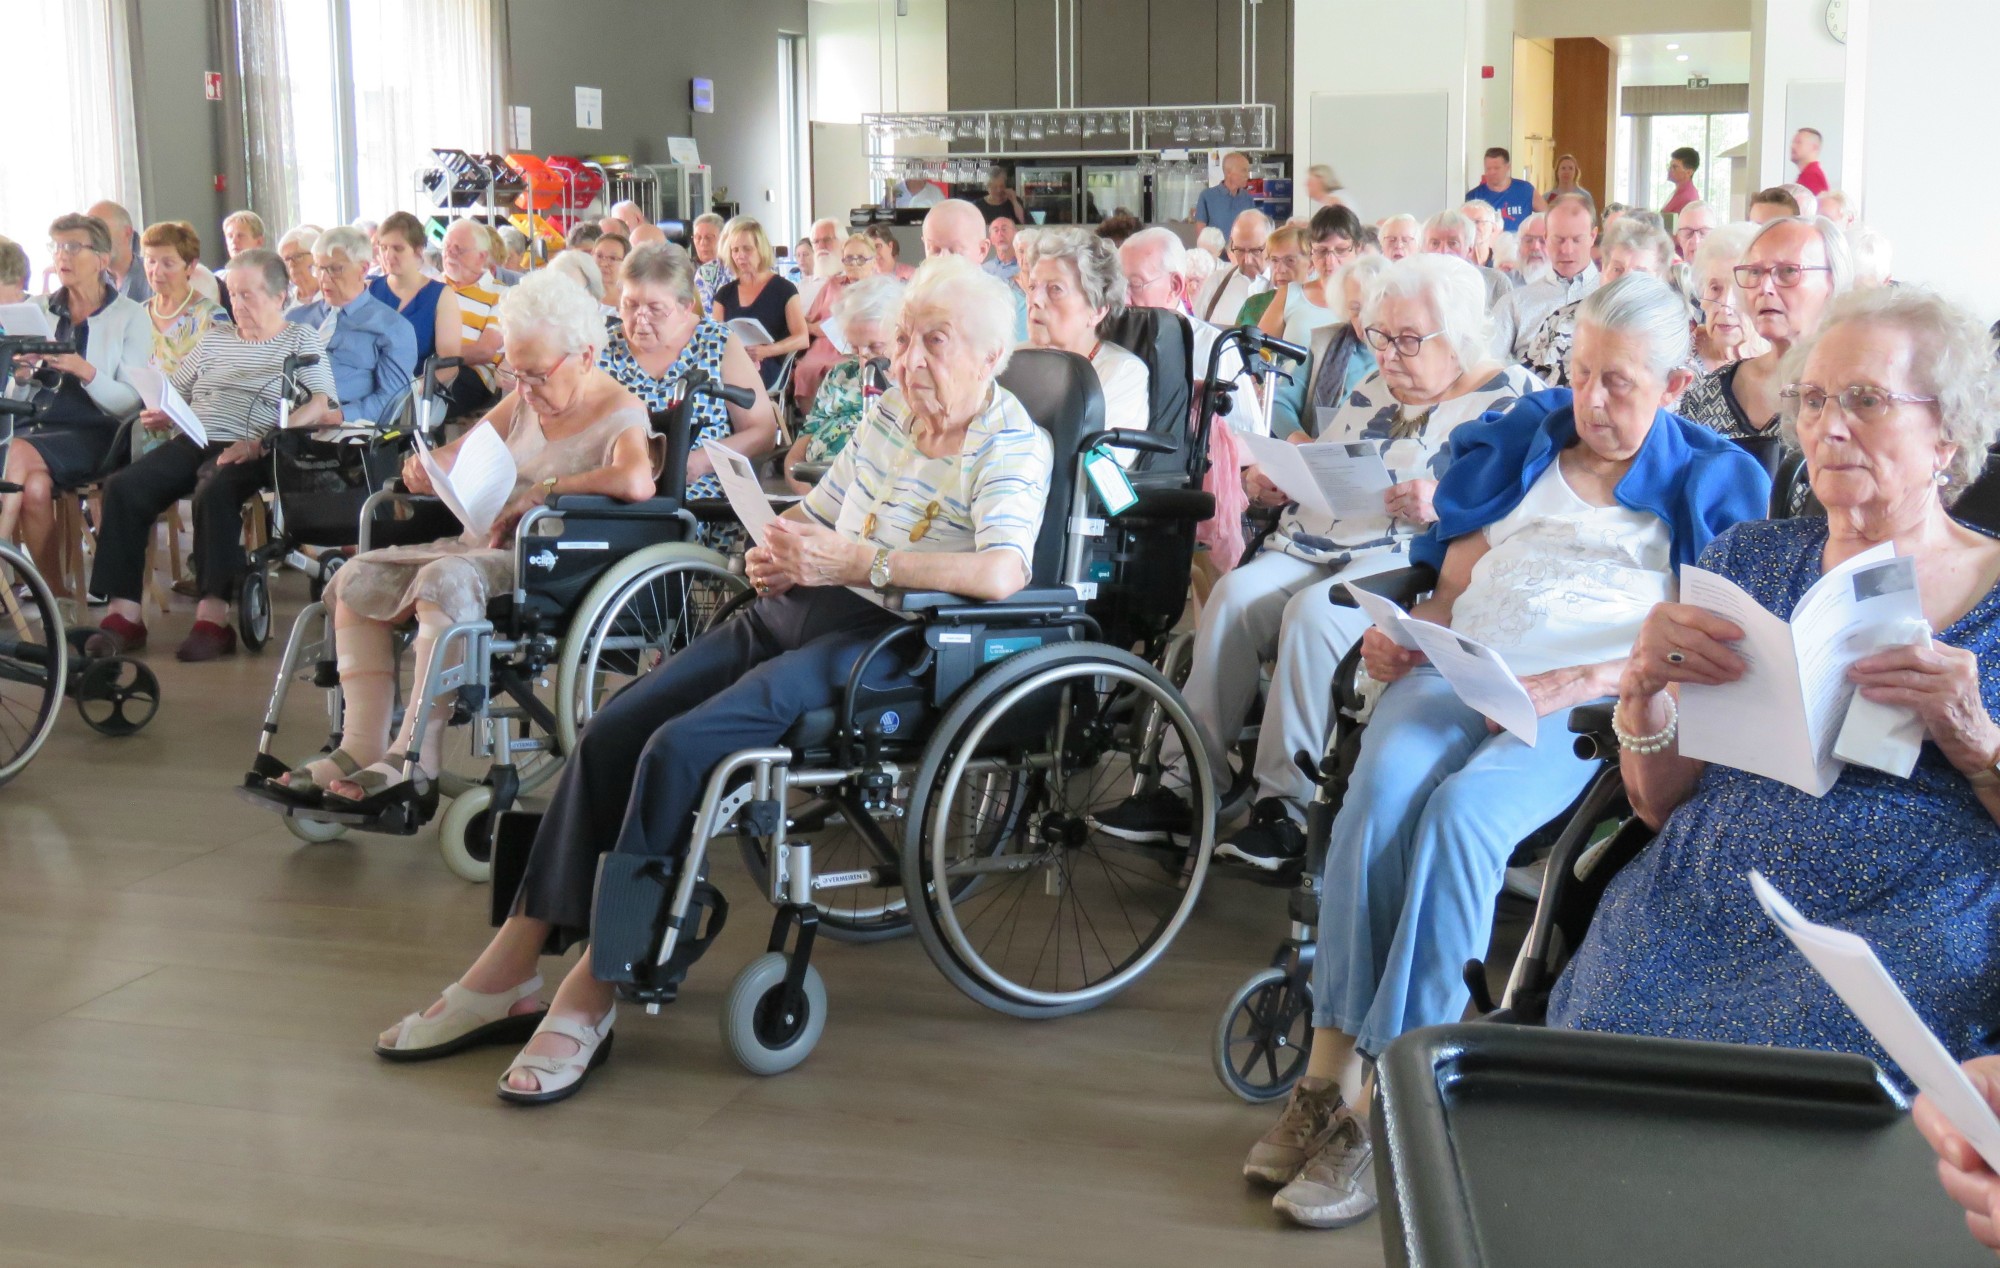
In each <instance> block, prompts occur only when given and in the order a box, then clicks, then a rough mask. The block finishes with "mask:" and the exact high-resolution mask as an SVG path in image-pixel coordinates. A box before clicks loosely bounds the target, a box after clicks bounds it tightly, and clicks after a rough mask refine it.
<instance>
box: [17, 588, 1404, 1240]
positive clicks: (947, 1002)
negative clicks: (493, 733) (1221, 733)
mask: <svg viewBox="0 0 2000 1268" xmlns="http://www.w3.org/2000/svg"><path fill="white" fill-rule="evenodd" d="M298 588H299V582H298V579H297V578H296V577H290V578H286V579H285V580H284V581H283V582H281V586H280V596H281V598H283V599H289V600H290V602H288V603H286V605H285V607H284V608H283V609H282V612H281V615H283V617H284V618H285V619H286V621H288V619H289V612H290V610H291V607H292V605H293V604H295V603H296V602H297V592H298ZM188 620H189V617H188V616H187V614H185V613H178V614H175V615H173V616H171V617H169V618H168V619H167V620H166V621H165V622H163V623H156V625H155V629H154V637H155V646H154V650H153V651H152V652H151V653H149V660H150V662H151V663H152V665H153V666H154V667H155V668H156V669H157V670H158V671H159V673H160V675H161V678H162V679H163V682H164V687H165V701H164V705H163V708H162V710H161V714H160V716H159V718H158V719H157V720H156V721H155V722H154V723H153V725H152V726H151V727H150V728H149V729H147V730H146V731H144V732H143V733H141V734H140V735H138V736H136V737H133V738H129V739H123V740H117V739H107V738H104V737H101V736H98V735H96V734H95V733H93V732H91V731H89V730H87V729H86V728H85V727H84V725H83V723H82V721H81V720H80V719H79V718H78V717H77V716H76V715H75V713H74V711H73V710H69V711H66V712H65V715H64V716H63V718H62V720H61V722H60V723H59V724H58V727H57V730H56V733H55V735H54V737H53V738H52V739H51V741H50V743H49V745H48V746H47V748H45V749H44V750H43V752H42V754H41V756H40V757H39V758H38V759H37V761H36V762H35V764H34V765H33V766H32V767H31V768H30V769H29V770H28V771H27V772H26V773H25V774H23V775H22V776H21V777H20V778H19V779H17V780H16V781H15V782H14V783H12V784H10V785H8V786H7V787H5V788H0V1019H4V1024H0V1264H4V1265H57V1264H76V1265H81V1264H92V1265H101V1264H102V1265H139V1264H144V1265H147V1268H222V1266H224V1265H257V1266H260V1268H261V1266H266V1265H286V1266H290V1265H343V1266H354V1268H360V1266H364V1265H366V1266H370V1268H372V1266H375V1265H407V1266H409V1268H444V1266H446V1265H470V1264H518V1265H578V1266H582V1265H589V1266H591V1268H611V1266H617V1265H628V1266H633V1268H639V1266H646V1268H653V1266H661V1265H676V1264H709V1265H725V1264H726V1265H764V1264H790V1263H799V1264H810V1265H814V1266H815V1268H846V1266H849V1265H855V1266H858V1265H878V1264H880V1265H887V1264H909V1265H926V1266H929V1268H964V1266H969V1265H975V1264H976V1265H1009V1264H1020V1265H1029V1264H1034V1265H1044V1264H1065V1265H1093V1266H1094V1265H1106V1266H1108V1265H1149V1266H1150V1265H1169V1264H1200V1265H1230V1266H1231V1268H1254V1266H1255V1265H1265V1264H1269V1265H1284V1266H1285V1268H1296V1265H1298V1264H1301V1263H1306V1262H1310V1263H1312V1264H1315V1265H1320V1266H1343V1265H1372V1264H1378V1263H1380V1262H1381V1261H1382V1252H1381V1246H1380V1240H1379V1239H1380V1233H1379V1229H1378V1227H1377V1225H1376V1223H1375V1222H1374V1221H1372V1220H1371V1221H1369V1222H1368V1223H1365V1224H1363V1225H1361V1226H1360V1227H1357V1228H1353V1229H1349V1230H1345V1231H1341V1232H1335V1233H1313V1232H1306V1231H1303V1230H1298V1229H1294V1228H1291V1227H1289V1226H1287V1225H1286V1224H1285V1223H1284V1222H1283V1221H1281V1220H1280V1219H1279V1218H1278V1217H1276V1216H1275V1215H1274V1214H1273V1213H1272V1211H1271V1210H1270V1205H1269V1195H1268V1193H1267V1192H1266V1191H1263V1190H1259V1189H1254V1188H1250V1187H1248V1186H1246V1185H1245V1184H1244V1183H1243V1181H1242V1180H1241V1179H1240V1178H1239V1176H1238V1173H1237V1167H1238V1165H1239V1163H1240V1161H1241V1158H1242V1155H1243V1152H1244V1150H1245V1149H1246V1148H1247V1147H1248V1146H1249V1144H1250V1143H1251V1142H1252V1141H1253V1140H1254V1139H1256V1137H1257V1136H1258V1135H1259V1134H1260V1133H1261V1132H1262V1131H1263V1130H1264V1129H1265V1127H1266V1126H1267V1125H1268V1123H1269V1121H1270V1119H1271V1118H1272V1116H1273V1113H1274V1110H1272V1109H1269V1108H1260V1107H1252V1106H1246V1105H1243V1104H1241V1103H1239V1102H1238V1101H1236V1100H1235V1099H1234V1098H1232V1097H1231V1096H1229V1095H1228V1094H1227V1093H1226V1092H1224V1091H1223V1089H1222V1088H1221V1086H1220V1085H1219V1084H1218V1083H1217V1082H1216V1080H1215V1077H1214V1076H1213V1074H1212V1073H1211V1072H1210V1069H1209V1055H1208V1052H1209V1038H1210V1033H1211V1030H1212V1029H1213V1027H1214V1025H1215V1023H1216V1020H1217V1013H1218V1010H1219V1009H1220V1007H1221V1005H1222V1003H1223V1001H1224V999H1225V997H1226V996H1227V995H1228V994H1229V992H1230V991H1231V990H1232V989H1233V988H1234V987H1235V986H1236V985H1237V984H1238V983H1239V982H1240V981H1241V980H1242V979H1243V978H1244V977H1245V976H1246V975H1247V974H1248V973H1249V972H1251V971H1252V970H1253V969H1255V968H1256V967H1258V966H1259V965H1260V964H1262V963H1263V962H1264V960H1265V959H1266V957H1267V956H1268V955H1269V954H1270V950H1271V948H1272V946H1273V945H1274V944H1275V941H1276V940H1277V939H1278V938H1279V937H1280V936H1281V934H1282V932H1283V928H1284V918H1283V895H1282V894H1281V893H1279V892H1277V891H1272V890H1267V889H1262V888H1255V887H1250V886H1247V885H1243V884H1240V883H1227V882H1222V883H1216V884H1213V885H1212V886H1211V887H1210V889H1209V892H1208V894H1207V896H1206V898H1205V905H1204V908H1203V910H1202V911H1201V912H1200V913H1199V914H1198V916H1197V918H1196V919H1195V921H1194V922H1193V924H1192V925H1191V927H1190V928H1189V929H1188V931H1187V932H1186V933H1185V934H1184V935H1183V936H1182V937H1181V939H1180V941H1179V942H1178V943H1177V944H1176V945H1175V947H1174V948H1173V950H1172V952H1171V953H1170V954H1169V956H1168V958H1167V959H1166V960H1165V962H1164V963H1163V965H1162V966H1161V967H1160V968H1159V969H1157V970H1156V971H1155V972H1153V973H1152V974H1151V975H1150V976H1149V977H1148V978H1146V979H1145V980H1144V981H1143V982H1141V983H1140V984H1139V985H1138V986H1136V987H1135V988H1133V989H1132V990H1131V991H1129V992H1128V993H1127V994H1125V995H1124V996H1122V997H1121V998H1119V999H1118V1000H1116V1001H1114V1002H1113V1003H1112V1004H1110V1005H1109V1006H1107V1007H1105V1008H1102V1009H1100V1010H1098V1011H1096V1012H1092V1013H1086V1014H1084V1015H1082V1016H1079V1017H1073V1018H1069V1019H1066V1020H1062V1021H1056V1022H1043V1023H1029V1022H1022V1021H1016V1020H1012V1019H1009V1018H1005V1017H1002V1016H999V1015H997V1014H994V1013H990V1012H987V1011H985V1010H984V1009H982V1008H980V1007H978V1006H977V1005H975V1004H973V1003H972V1002H970V1001H969V1000H967V999H965V998H963V997H962V996H960V995H959V994H958V993H957V992H956V991H955V990H953V989H952V988H951V986H950V985H949V984H947V983H946V982H945V981H944V979H943V978H942V977H940V976H939V975H938V973H937V972H936V971H935V970H934V969H933V968H932V967H931V965H930V963H929V961H928V960H926V959H925V957H924V954H923V952H922V950H921V948H919V947H918V946H917V945H916V944H915V942H913V941H909V940H905V941H901V942H896V943H890V944H887V945H877V946H863V947H856V946H843V945H840V944H838V943H833V942H830V941H825V940H822V942H821V944H820V945H821V949H820V951H819V953H818V955H817V957H816V961H815V962H816V963H817V964H818V965H819V966H820V968H821V970H822V972H823V973H824V974H825V978H826V983H827V988H828V991H829V993H830V997H831V1007H830V1013H829V1022H828V1027H827V1031H826V1035H825V1038H824V1039H823V1040H822V1042H821V1044H820V1046H819V1049H818V1051H817V1052H816V1053H815V1054H814V1055H813V1056H812V1058H811V1059H810V1060H809V1061H807V1062H806V1064H805V1065H803V1066H802V1067H800V1068H799V1069H798V1070H796V1071H794V1072H792V1073H790V1074H787V1075H783V1076H780V1077H778V1078H775V1079H758V1078H755V1077H753V1076H750V1075H747V1074H744V1073H743V1072H742V1071H741V1070H740V1069H739V1068H738V1067H737V1066H736V1065H735V1064H734V1063H733V1062H732V1061H730V1059H729V1058H728V1056H727V1055H726V1053H725V1052H724V1051H723V1048H722V1044H721V1041H720V1038H719V1036H718V1034H717V1024H716V1013H717V1009H718V1007H719V1005H720V1002H721V998H722V994H723V992H724V990H725V989H726V988H727V986H728V983H729V980H730V978H731V977H732V976H733V974H734V973H735V971H736V969H737V968H738V967H739V966H741V965H742V964H743V963H744V962H745V961H746V960H748V959H749V958H750V957H751V956H752V955H754V954H755V953H756V952H758V951H760V950H761V949H762V941H763V939H764V937H765V936H766V933H767V931H768V928H769V919H768V917H769V913H768V908H767V907H766V906H765V905H764V904H763V902H762V901H761V899H760V898H759V897H758V896H757V895H756V894H755V892H754V891H753V890H752V889H751V887H750V886H749V885H748V883H747V877H746V875H745V873H744V872H743V870H742V868H741V865H740V863H739V862H738V861H737V860H736V859H735V857H734V852H733V851H730V850H724V851H721V852H720V853H719V855H718V863H717V867H716V880H717V881H718V883H719V884H721V885H722V886H723V887H724V888H725V890H727V891H728V892H729V893H730V894H731V897H732V899H733V900H734V902H735V908H734V911H733V912H732V919H731V921H730V924H729V927H728V930H727V932H726V933H725V934H724V936H723V938H722V940H721V942H720V943H719V944H718V945H717V946H716V947H715V948H714V949H713V950H712V951H711V952H710V953H709V955H708V957H707V959H706V960H704V961H703V962H702V963H701V964H700V965H699V966H698V967H697V968H696V970H695V972H694V974H693V976H692V978H691V980H690V981H689V983H688V985H687V987H686V988H685V990H684V992H683V994H682V996H681V999H680V1001H679V1002H678V1003H677V1004H675V1005H673V1006H672V1007H670V1008H669V1009H668V1010H667V1011H666V1012H665V1013H664V1014H663V1015H662V1016H660V1017H657V1018H649V1017H646V1016H644V1015H643V1014H640V1013H636V1012H634V1013H632V1014H631V1015H629V1016H624V1017H621V1019H620V1023H619V1036H620V1037H619V1042H618V1048H617V1053H616V1056H615V1057H614V1059H613V1060H612V1061H611V1062H610V1063H609V1064H608V1065H607V1066H605V1068H604V1069H603V1070H602V1071H601V1072H600V1073H599V1074H598V1075H596V1076H595V1077H594V1078H593V1081H592V1083H591V1086H590V1087H588V1088H587V1089H586V1090H585V1091H584V1092H583V1093H582V1095H580V1096H579V1097H577V1098H576V1099H575V1100H573V1101H570V1102H568V1103H565V1104H562V1105H558V1106H554V1107H551V1108H545V1109H540V1110H529V1111H524V1110H520V1109H515V1108H511V1107H509V1106H506V1105H504V1104H502V1103H501V1102H500V1101H498V1100H497V1099H496V1098H495V1097H494V1096H493V1083H494V1079H495V1078H496V1076H497V1075H498V1074H499V1073H500V1071H501V1070H502V1069H503V1068H504V1067H505V1065H506V1063H507V1061H508V1059H509V1057H510V1056H511V1053H510V1052H509V1051H507V1050H504V1049H488V1050H484V1051H481V1052H477V1053H472V1054H468V1055H465V1056H461V1057H457V1058H453V1059H450V1060H446V1061H442V1062H437V1063H434V1064H430V1065H425V1066H418V1067H396V1066H391V1065H387V1064H385V1063H383V1062H381V1061H380V1060H378V1059H377V1058H376V1057H375V1056H374V1055H373V1054H372V1053H371V1052H370V1050H369V1048H370V1044H371V1043H372V1037H373V1036H374V1034H375V1033H376V1031H378V1030H379V1029H381V1028H382V1027H384V1026H387V1025H389V1024H390V1023H392V1022H394V1020H395V1019H396V1018H397V1017H399V1016H401V1015H402V1014H403V1013H404V1012H407V1011H408V1010H410V1009H411V1008H414V1007H421V1006H422V1005H424V1004H426V1003H428V1002H429V1001H430V1000H431V999H432V998H433V997H434V995H435V994H436V992H437V990H438V988H440V987H441V986H443V985H444V984H445V983H447V982H449V981H451V980H452V979H453V978H454V977H455V976H456V974H457V973H458V971H459V970H460V969H461V968H462V967H463V965H464V963H465V961H466V960H467V959H468V957H469V956H470V955H471V954H472V953H473V952H474V951H475V950H476V949H477V948H478V947H479V946H480V945H481V943H482V941H483V940H484V937H485V934H486V919H485V913H486V903H487V893H486V890H485V889H484V888H481V887H475V886H472V885H468V884H465V883H464V882H461V881H459V880H457V879H455V878H453V877H452V876H451V875H450V874H449V873H448V872H446V871H445V869H444V867H443V865H442V864H441V863H440V862H439V860H438V857H437V854H436V850H435V845H434V841H433V838H432V837H431V836H429V835H425V836H420V837H418V838H416V839H414V840H408V839H392V838H365V837H364V838H358V839H354V840H350V841H341V842H337V843H333V844H328V845H318V846H314V845H304V844H301V843H299V842H298V841H296V840H295V839H293V837H292V836H290V835H289V834H288V833H287V832H286V831H285V830H284V828H283V827H282V826H281V824H280V823H279V821H278V820H277V819H276V818H275V817H273V816H270V815H268V814H266V813H264V812H261V811H259V810H257V809H256V808H254V807H252V806H249V805H247V804H245V803H244V802H242V801H240V800H239V799H237V798H236V797H235V796H234V795H233V794H232V793H231V791H230V789H231V786H232V785H233V784H234V783H235V782H236V781H237V780H238V779H239V777H240V772H241V771H242V770H243V768H244V766H245V765H246V764H247V762H248V759H249V755H250V753H251V751H252V747H253V739H254V735H255V726H256V719H257V717H258V714H259V712H260V711H261V709H262V705H263V701H264V699H265V696H266V693H267V691H268V688H269V685H270V678H271V675H272V673H273V671H274V669H275V665H276V660H277V649H276V647H273V648H272V649H270V650H268V651H267V652H265V653H264V654H262V655H239V656H237V657H236V658H235V659H233V660H231V661H228V662H225V663H220V664H212V665H206V666H183V665H180V664H178V663H176V662H175V661H174V659H173V656H172V649H173V647H174V645H175V643H176V641H177V640H178V638H179V637H180V635H181V634H182V633H184V632H185V629H186V625H187V622H188ZM303 719H304V715H303V714H301V720H303ZM294 734H295V735H304V734H306V732H303V731H301V732H295V733H294ZM311 746H312V742H308V743H307V745H306V747H308V748H309V747H311ZM293 752H294V753H296V750H293ZM560 972H561V966H555V965H551V966H550V967H549V970H548V977H549V978H550V980H551V982H553V980H554V979H555V978H556V977H557V976H559V975H560Z"/></svg>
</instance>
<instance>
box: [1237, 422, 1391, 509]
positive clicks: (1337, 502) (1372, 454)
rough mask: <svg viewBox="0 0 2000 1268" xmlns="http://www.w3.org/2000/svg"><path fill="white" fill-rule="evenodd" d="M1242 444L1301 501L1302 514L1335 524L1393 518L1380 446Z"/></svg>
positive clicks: (1252, 438) (1254, 440) (1261, 439)
mask: <svg viewBox="0 0 2000 1268" xmlns="http://www.w3.org/2000/svg"><path fill="white" fill-rule="evenodd" d="M1238 440H1239V442H1240V443H1241V444H1242V445H1244V447H1245V448H1247V449H1248V450H1249V453H1250V456H1251V458H1252V460H1253V461H1255V462H1256V464H1257V466H1258V467H1259V468H1260V469H1261V470H1262V471H1263V472H1264V474H1265V476H1266V477H1268V478H1269V479H1270V481H1271V483H1273V484H1275V485H1277V486H1278V487H1279V488H1280V489H1282V490H1284V493H1285V496H1287V497H1289V498H1291V499H1292V500H1293V501H1295V502H1297V503H1298V504H1299V509H1300V510H1302V511H1308V512H1314V513H1317V514H1320V515H1324V516H1327V517H1329V518H1332V519H1381V518H1384V517H1386V516H1387V514H1388V512H1387V510H1386V509H1385V508H1384V506H1383V501H1382V495H1383V494H1384V493H1385V492H1387V491H1388V489H1389V483H1390V481H1389V469H1388V468H1387V467H1386V466H1384V465H1383V463H1382V455H1381V452H1380V451H1379V450H1377V449H1376V447H1375V446H1374V445H1372V444H1369V443H1368V442H1366V441H1362V442H1359V443H1356V444H1341V443H1338V442H1325V441H1323V442H1320V443H1317V444H1311V445H1295V444H1292V443H1291V442H1290V441H1287V440H1273V439H1272V438H1271V437H1269V436H1256V435H1248V434H1246V435H1243V436H1240V437H1238Z"/></svg>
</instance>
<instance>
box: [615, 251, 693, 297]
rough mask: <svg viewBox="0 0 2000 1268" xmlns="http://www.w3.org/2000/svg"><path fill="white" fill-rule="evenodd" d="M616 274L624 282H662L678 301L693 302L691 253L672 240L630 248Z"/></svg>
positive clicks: (653, 283)
mask: <svg viewBox="0 0 2000 1268" xmlns="http://www.w3.org/2000/svg"><path fill="white" fill-rule="evenodd" d="M618 278H619V280H620V281H621V282H622V283H624V284H625V285H626V286H664V287H666V288H667V290H668V291H669V292H670V293H671V294H672V295H673V296H674V298H675V299H678V300H679V301H680V302H681V303H683V304H692V303H693V302H694V298H695V284H694V257H693V256H691V255H689V254H688V253H687V252H686V251H684V250H682V249H681V248H680V247H678V246H675V245H674V244H673V243H671V242H652V243H648V244H647V245H645V246H643V247H635V248H633V251H632V254H630V255H628V256H626V257H625V263H623V264H621V265H619V266H618Z"/></svg>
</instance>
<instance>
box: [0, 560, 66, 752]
mask: <svg viewBox="0 0 2000 1268" xmlns="http://www.w3.org/2000/svg"><path fill="white" fill-rule="evenodd" d="M68 664H69V643H68V639H67V637H66V636H65V634H64V633H63V624H62V614H61V613H60V612H59V611H58V610H57V608H56V601H55V596H54V595H53V594H51V593H50V591H49V588H48V585H47V583H45V582H44V581H43V580H42V578H41V574H39V573H37V572H35V571H34V570H33V569H32V568H30V567H28V566H27V563H26V561H25V560H23V559H21V558H20V557H19V556H18V555H16V554H15V553H14V552H13V550H12V549H11V548H9V547H6V546H5V545H0V783H5V782H6V781H7V780H9V779H12V778H13V777H14V776H15V775H16V774H18V773H20V772H21V771H22V770H23V769H25V768H26V767H27V765H28V762H29V761H30V760H32V759H33V758H34V756H35V752H36V750H38V749H40V748H41V746H42V742H43V741H45V740H46V739H48V736H49V732H50V731H51V730H53V729H54V727H55V722H56V713H57V711H58V709H59V708H60V707H61V704H62V694H63V679H64V676H65V674H66V673H67V672H68V668H67V667H68Z"/></svg>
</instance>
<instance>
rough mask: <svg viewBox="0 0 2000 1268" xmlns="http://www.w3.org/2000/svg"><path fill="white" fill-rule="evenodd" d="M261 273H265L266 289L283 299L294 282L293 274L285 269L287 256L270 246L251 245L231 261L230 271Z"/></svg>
mask: <svg viewBox="0 0 2000 1268" xmlns="http://www.w3.org/2000/svg"><path fill="white" fill-rule="evenodd" d="M239 269H240V270H242V271H243V272H244V273H261V274H263V275H264V289H265V290H266V291H269V292H270V293H271V294H272V295H274V296H276V297H278V298H280V299H282V298H284V295H285V291H286V290H287V288H289V287H290V286H291V284H292V275H291V274H290V273H288V272H286V271H285V258H284V257H283V256H281V255H279V254H278V253H277V252H276V251H273V250H272V249H271V248H269V247H251V248H250V249H248V250H247V251H245V252H243V254H241V255H239V256H237V257H236V258H235V259H233V260H231V261H230V262H229V271H230V272H231V273H235V272H236V271H237V270H239Z"/></svg>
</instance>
